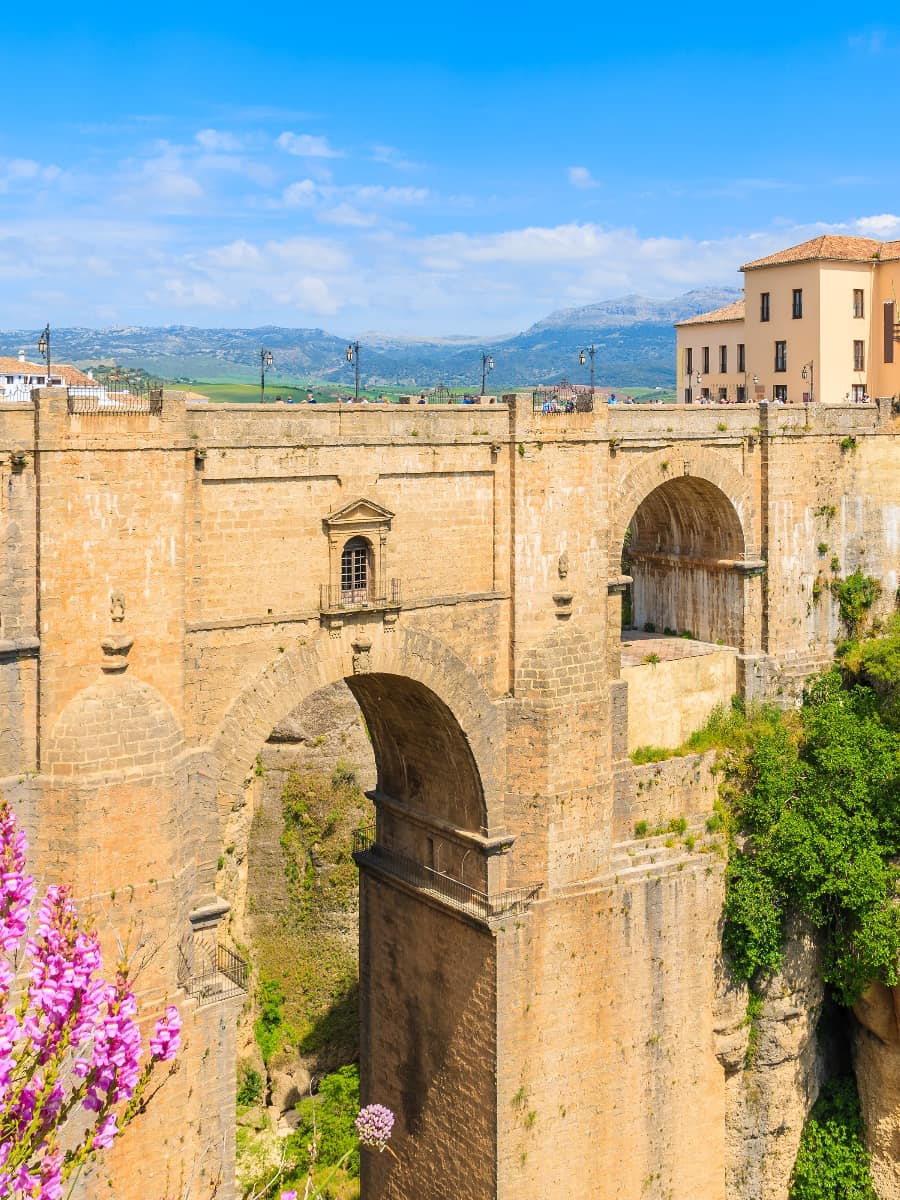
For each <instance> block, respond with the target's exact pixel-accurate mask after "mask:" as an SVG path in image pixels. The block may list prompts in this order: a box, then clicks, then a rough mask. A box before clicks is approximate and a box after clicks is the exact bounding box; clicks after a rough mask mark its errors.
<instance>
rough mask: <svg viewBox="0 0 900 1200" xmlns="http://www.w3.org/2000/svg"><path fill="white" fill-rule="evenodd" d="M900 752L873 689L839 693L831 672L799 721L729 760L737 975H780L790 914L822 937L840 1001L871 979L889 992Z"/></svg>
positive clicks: (899, 946)
mask: <svg viewBox="0 0 900 1200" xmlns="http://www.w3.org/2000/svg"><path fill="white" fill-rule="evenodd" d="M898 755H900V736H898V734H897V733H895V732H894V731H893V730H891V729H889V728H888V727H887V726H886V724H885V723H884V721H883V720H882V718H881V715H880V713H879V703H878V698H877V697H876V696H875V694H874V692H872V690H871V689H869V688H866V687H860V686H853V687H850V688H847V687H844V686H842V680H841V675H840V673H839V671H838V670H836V669H835V670H832V671H829V672H827V673H826V674H824V675H822V676H820V677H819V678H818V679H817V680H815V681H814V682H813V683H812V684H811V685H810V687H809V688H808V690H807V694H806V697H805V702H804V706H803V709H802V711H801V714H800V720H799V722H796V721H794V722H791V721H790V720H784V721H781V722H779V723H778V724H777V725H774V726H773V727H771V728H770V729H769V730H768V731H763V732H762V733H761V734H760V735H759V736H758V737H757V739H756V741H755V742H754V743H753V745H752V747H751V748H750V750H749V752H748V753H747V754H745V755H734V756H732V758H731V760H730V764H729V765H730V772H729V774H730V786H729V787H728V789H727V792H728V796H729V808H730V811H731V820H732V833H733V846H732V853H731V855H730V858H729V866H728V875H727V891H726V901H725V930H724V944H725V948H726V950H727V952H728V954H729V957H730V959H731V962H732V964H733V967H734V969H735V971H736V972H737V974H738V975H740V976H742V977H744V978H746V979H750V978H752V977H753V975H754V974H755V973H756V972H757V971H759V970H763V971H773V970H775V969H776V968H777V967H778V965H779V963H780V960H781V950H782V943H783V937H784V922H785V917H786V914H787V912H788V910H789V909H790V908H794V909H796V910H798V911H800V912H801V913H803V914H804V915H805V916H806V917H807V918H808V919H809V920H810V922H811V923H812V924H813V925H814V926H815V928H816V929H817V930H818V931H819V932H820V935H821V938H822V944H823V975H824V978H825V980H826V982H828V983H829V984H831V985H832V987H833V989H834V992H835V994H836V996H837V998H838V999H839V1000H840V1001H841V1002H842V1003H844V1004H852V1003H853V1001H854V1000H855V999H857V997H858V996H859V995H860V994H861V992H862V991H863V989H864V988H865V986H866V984H867V983H868V982H869V981H870V980H873V979H877V980H879V981H880V982H882V983H884V984H887V985H892V984H895V983H897V981H898V971H897V962H898V954H900V908H898V907H897V905H896V904H895V898H896V894H897V882H898V872H897V869H896V868H895V867H894V866H893V864H892V861H891V859H892V857H893V856H894V855H896V854H898V852H900V818H898V805H897V800H898V798H900V757H898Z"/></svg>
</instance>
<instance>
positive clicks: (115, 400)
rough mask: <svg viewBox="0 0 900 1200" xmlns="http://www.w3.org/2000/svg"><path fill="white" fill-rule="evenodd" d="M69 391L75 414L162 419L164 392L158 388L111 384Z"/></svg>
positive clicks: (70, 409) (72, 409)
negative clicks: (123, 415) (147, 416)
mask: <svg viewBox="0 0 900 1200" xmlns="http://www.w3.org/2000/svg"><path fill="white" fill-rule="evenodd" d="M66 392H67V404H68V409H69V412H70V413H72V414H76V413H77V414H95V413H104V414H105V413H109V414H110V415H114V416H117V415H119V414H125V415H127V414H129V413H150V414H151V415H153V416H157V417H158V416H159V415H160V413H161V412H162V406H163V389H162V388H161V387H160V386H158V385H147V386H142V385H140V384H126V383H124V382H110V383H97V384H95V385H88V384H84V385H83V386H80V385H79V386H74V387H70V388H67V389H66Z"/></svg>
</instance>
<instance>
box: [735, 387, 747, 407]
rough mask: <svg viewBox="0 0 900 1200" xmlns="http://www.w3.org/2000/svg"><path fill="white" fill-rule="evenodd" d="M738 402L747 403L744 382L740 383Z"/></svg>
mask: <svg viewBox="0 0 900 1200" xmlns="http://www.w3.org/2000/svg"><path fill="white" fill-rule="evenodd" d="M737 403H738V404H746V403H747V389H746V388H745V387H744V385H743V384H742V383H739V384H738V388H737Z"/></svg>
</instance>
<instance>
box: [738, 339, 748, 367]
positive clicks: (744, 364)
mask: <svg viewBox="0 0 900 1200" xmlns="http://www.w3.org/2000/svg"><path fill="white" fill-rule="evenodd" d="M737 369H738V370H739V371H741V372H744V371H746V370H747V360H746V355H745V354H744V343H743V342H738V365H737Z"/></svg>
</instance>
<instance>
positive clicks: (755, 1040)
mask: <svg viewBox="0 0 900 1200" xmlns="http://www.w3.org/2000/svg"><path fill="white" fill-rule="evenodd" d="M764 1004H765V1001H764V1000H763V998H762V996H760V995H758V994H757V993H756V992H754V991H753V989H752V988H751V989H750V991H749V993H748V995H747V1013H746V1016H745V1017H744V1024H745V1025H746V1026H747V1027H748V1030H749V1032H748V1034H747V1050H746V1053H745V1055H744V1065H745V1066H748V1067H749V1066H750V1065H751V1064H752V1062H753V1060H754V1059H755V1058H756V1052H757V1050H758V1049H759V1021H760V1017H762V1011H763V1006H764Z"/></svg>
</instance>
